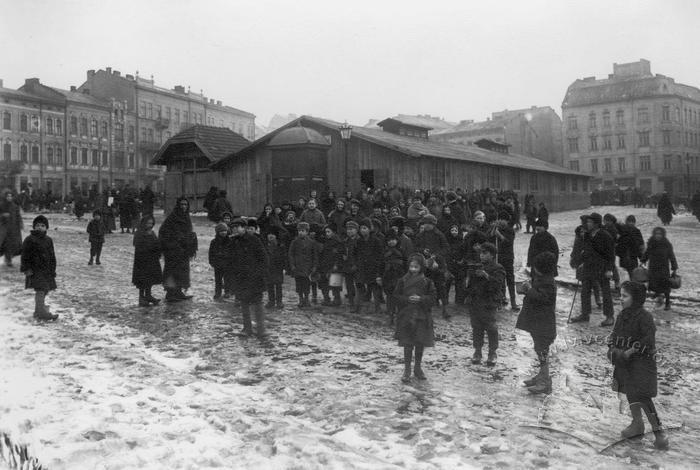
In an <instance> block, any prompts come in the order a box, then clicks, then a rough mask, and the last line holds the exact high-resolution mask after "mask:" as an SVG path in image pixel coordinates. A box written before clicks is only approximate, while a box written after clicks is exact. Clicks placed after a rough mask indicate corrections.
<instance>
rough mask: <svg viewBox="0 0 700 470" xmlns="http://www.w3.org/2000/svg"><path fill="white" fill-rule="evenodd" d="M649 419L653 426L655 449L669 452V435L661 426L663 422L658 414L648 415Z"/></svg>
mask: <svg viewBox="0 0 700 470" xmlns="http://www.w3.org/2000/svg"><path fill="white" fill-rule="evenodd" d="M647 419H648V420H649V424H651V429H652V430H653V431H654V437H655V439H654V447H656V448H657V449H659V450H668V435H667V434H666V431H665V430H664V428H663V426H661V421H660V420H659V416H658V415H657V414H656V413H647Z"/></svg>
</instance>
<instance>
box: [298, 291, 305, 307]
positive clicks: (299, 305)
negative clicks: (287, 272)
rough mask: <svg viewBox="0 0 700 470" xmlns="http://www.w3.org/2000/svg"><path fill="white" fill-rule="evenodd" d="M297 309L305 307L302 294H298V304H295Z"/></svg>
mask: <svg viewBox="0 0 700 470" xmlns="http://www.w3.org/2000/svg"><path fill="white" fill-rule="evenodd" d="M297 307H298V308H304V307H305V305H304V295H303V294H299V303H298V304H297Z"/></svg>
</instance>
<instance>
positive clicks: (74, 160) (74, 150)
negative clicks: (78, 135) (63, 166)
mask: <svg viewBox="0 0 700 470" xmlns="http://www.w3.org/2000/svg"><path fill="white" fill-rule="evenodd" d="M70 164H71V165H77V164H78V147H71V148H70Z"/></svg>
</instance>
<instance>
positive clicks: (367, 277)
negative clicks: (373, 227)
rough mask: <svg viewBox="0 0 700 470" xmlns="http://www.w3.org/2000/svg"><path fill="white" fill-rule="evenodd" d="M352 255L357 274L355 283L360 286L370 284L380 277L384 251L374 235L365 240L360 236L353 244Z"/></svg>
mask: <svg viewBox="0 0 700 470" xmlns="http://www.w3.org/2000/svg"><path fill="white" fill-rule="evenodd" d="M354 248H355V252H354V255H353V258H354V261H355V265H356V266H357V272H356V273H355V282H357V283H360V284H372V283H373V282H375V281H376V280H377V278H378V277H380V276H381V275H382V268H383V267H384V266H383V261H382V257H383V254H384V249H383V246H382V242H381V241H380V240H379V239H378V238H377V237H376V236H374V235H372V234H370V235H369V236H368V237H367V238H364V237H362V236H360V237H358V238H357V241H356V242H355V247H354Z"/></svg>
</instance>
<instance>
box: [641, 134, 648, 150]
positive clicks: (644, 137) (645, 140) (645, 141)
mask: <svg viewBox="0 0 700 470" xmlns="http://www.w3.org/2000/svg"><path fill="white" fill-rule="evenodd" d="M639 146H640V147H649V131H642V132H640V133H639Z"/></svg>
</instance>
